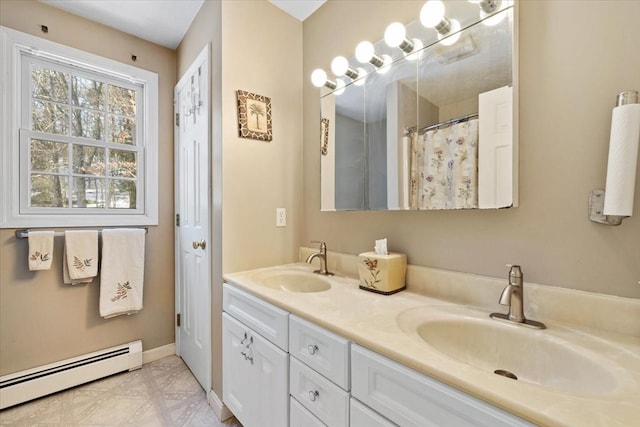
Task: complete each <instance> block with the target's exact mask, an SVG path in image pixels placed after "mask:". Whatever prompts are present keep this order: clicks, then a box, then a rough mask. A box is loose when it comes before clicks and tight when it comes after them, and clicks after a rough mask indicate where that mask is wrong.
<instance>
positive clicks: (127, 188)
mask: <svg viewBox="0 0 640 427" xmlns="http://www.w3.org/2000/svg"><path fill="white" fill-rule="evenodd" d="M109 207H110V208H113V209H135V208H136V182H135V181H124V180H119V179H114V180H111V181H109Z"/></svg>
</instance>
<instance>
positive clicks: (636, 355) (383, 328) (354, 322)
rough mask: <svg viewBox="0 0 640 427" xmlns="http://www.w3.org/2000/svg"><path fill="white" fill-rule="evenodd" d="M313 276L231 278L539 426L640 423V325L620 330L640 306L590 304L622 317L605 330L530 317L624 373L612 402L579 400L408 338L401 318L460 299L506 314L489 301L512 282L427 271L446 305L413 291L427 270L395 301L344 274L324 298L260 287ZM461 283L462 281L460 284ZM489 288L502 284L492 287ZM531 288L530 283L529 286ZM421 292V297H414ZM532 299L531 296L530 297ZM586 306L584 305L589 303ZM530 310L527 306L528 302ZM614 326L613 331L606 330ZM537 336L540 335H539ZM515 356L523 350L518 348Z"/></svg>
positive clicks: (412, 335) (639, 318) (585, 322)
mask: <svg viewBox="0 0 640 427" xmlns="http://www.w3.org/2000/svg"><path fill="white" fill-rule="evenodd" d="M349 260H350V259H349V256H346V257H342V259H338V260H337V261H338V263H341V262H342V263H343V264H344V265H349V264H350V262H349ZM330 267H331V266H330ZM313 269H314V266H311V265H309V264H304V263H299V264H289V265H284V266H276V267H269V268H263V269H257V270H252V271H246V272H240V273H233V274H228V275H225V276H224V279H225V281H226V282H228V283H232V284H235V285H236V286H238V287H239V288H241V289H243V290H246V291H248V292H250V293H252V294H254V295H256V296H258V297H260V298H262V299H264V300H265V301H268V302H270V303H272V304H274V305H276V306H278V307H280V308H282V309H284V310H287V311H289V312H291V313H293V314H295V315H297V316H300V317H302V318H304V319H307V320H309V321H311V322H314V323H316V324H318V325H320V326H323V327H324V328H326V329H328V330H330V331H333V332H335V333H337V334H339V335H342V336H343V337H345V338H348V339H350V340H351V341H353V342H355V343H357V344H360V345H362V346H364V347H367V348H370V349H372V350H374V351H376V352H378V353H380V354H382V355H384V356H387V357H389V358H391V359H393V360H396V361H398V362H400V363H402V364H404V365H407V366H409V367H411V368H414V369H416V370H417V371H420V372H422V373H425V374H427V375H429V376H431V377H433V378H436V379H439V380H441V381H443V382H445V383H447V384H449V385H451V386H454V387H456V388H457V389H459V390H462V391H464V392H467V393H469V394H471V395H473V396H476V397H478V398H480V399H482V400H485V401H487V402H489V403H491V404H493V405H495V406H498V407H501V408H503V409H505V410H507V411H509V412H511V413H513V414H516V415H518V416H520V417H522V418H524V419H526V420H529V421H531V422H534V423H536V424H539V425H549V426H586V425H593V426H596V425H599V426H632V425H639V424H640V337H639V336H638V335H636V334H635V332H636V329H637V327H638V326H636V325H633V324H632V325H628V324H627V325H626V326H625V328H618V327H617V326H618V325H621V324H622V323H624V317H626V315H627V314H629V315H631V316H632V317H627V318H626V320H627V323H629V322H631V323H634V322H635V323H639V324H640V302H638V301H635V300H628V299H617V298H615V297H614V299H613V303H612V301H611V299H610V298H609V299H607V297H605V296H603V298H604V301H605V303H604V304H603V301H600V300H598V298H593V299H591V300H590V299H589V298H588V297H587V298H586V301H587V304H588V305H591V304H589V303H588V301H592V303H593V304H597V305H599V306H603V305H604V306H605V311H607V310H611V311H612V312H617V313H618V314H620V313H622V317H620V316H618V318H616V316H612V317H614V318H613V319H612V320H611V323H612V324H611V325H608V324H607V325H603V327H604V330H602V329H598V328H596V327H595V326H594V323H595V324H596V325H597V322H595V321H594V322H590V321H589V319H584V318H582V319H581V323H582V324H581V325H577V326H576V325H568V324H565V323H563V322H562V320H563V319H562V315H561V314H559V313H555V312H553V311H550V312H549V316H548V317H547V318H545V317H540V316H538V317H535V316H531V315H530V313H529V312H527V315H528V317H530V318H532V319H534V320H539V321H543V322H545V323H546V324H547V327H548V330H551V331H553V333H554V334H556V335H558V336H560V337H562V336H565V337H569V338H570V340H571V341H573V342H577V343H579V345H580V346H581V347H582V348H586V349H588V350H589V351H592V352H593V353H594V356H595V359H594V361H595V362H596V363H603V364H608V365H609V366H612V365H615V366H617V367H619V368H615V369H614V372H615V373H616V374H619V375H616V381H617V388H616V389H615V390H614V391H612V392H611V393H609V394H606V395H604V394H603V395H599V394H598V393H593V394H590V395H577V394H569V393H564V392H561V391H559V390H556V389H551V388H546V387H542V386H539V385H535V384H531V383H526V382H523V381H518V382H515V381H513V380H511V379H507V378H504V377H500V376H497V375H495V374H493V373H491V372H488V371H485V370H482V369H479V368H477V367H475V366H472V365H469V364H466V363H463V362H460V361H457V360H455V359H453V358H450V357H448V356H446V355H443V354H442V353H440V352H438V351H436V350H435V349H433V348H432V347H431V346H429V345H427V344H426V343H425V342H424V341H422V340H421V339H420V338H419V337H418V335H417V333H416V332H411V331H407V330H406V328H405V331H403V329H402V328H401V326H400V325H399V323H398V319H399V317H400V316H403V317H404V318H405V320H406V318H407V316H410V315H411V313H416V312H421V311H422V310H427V311H430V312H434V313H435V312H438V310H439V308H438V307H449V311H450V309H453V310H455V308H456V306H460V304H456V303H453V302H451V301H456V302H458V303H459V302H460V300H463V302H464V303H465V304H463V305H465V306H467V307H468V308H469V309H470V310H471V311H473V312H474V313H477V314H479V315H480V316H484V315H486V316H488V314H489V313H490V312H491V311H501V312H503V311H506V309H507V308H506V307H501V306H499V305H497V304H496V303H494V302H490V301H495V300H497V296H498V295H499V291H500V290H501V288H500V290H498V291H497V293H496V292H495V289H492V287H493V288H495V287H496V285H498V286H502V287H504V284H505V283H506V282H504V281H500V280H497V279H492V278H481V277H479V276H472V275H461V274H460V273H451V272H442V271H430V272H427V273H426V274H427V275H428V274H435V275H436V276H437V275H438V274H440V275H441V276H442V277H441V279H442V281H443V282H452V283H453V282H455V285H453V286H449V289H448V291H446V292H445V293H450V294H449V295H447V296H448V297H450V298H447V300H445V299H442V298H434V297H433V296H428V295H425V294H424V293H426V292H429V291H431V294H439V295H438V296H439V297H442V295H441V294H442V292H443V291H438V290H437V289H430V290H427V289H425V288H424V287H420V286H416V285H414V286H410V284H411V283H410V282H411V281H412V280H413V281H417V280H416V279H417V277H416V276H419V275H423V276H424V274H425V272H424V271H420V270H417V271H416V270H415V269H414V271H413V276H414V277H413V279H412V278H411V277H410V276H411V274H409V273H410V272H411V268H410V269H409V271H408V276H407V284H408V288H409V289H410V290H407V291H403V292H400V293H398V294H395V295H390V296H383V295H378V294H374V293H370V292H366V291H363V290H360V289H359V288H358V281H357V280H355V279H353V278H349V277H346V276H340V275H337V276H334V277H333V278H332V279H331V280H332V287H331V289H329V290H327V291H323V292H315V293H294V292H285V291H281V290H275V289H271V288H269V287H266V286H262V285H260V280H261V277H264V275H265V273H267V274H268V272H272V271H275V270H297V271H308V272H311V271H313ZM350 269H353V266H351V265H349V268H345V269H344V270H345V271H346V272H347V274H349V272H350V271H349V270H350ZM334 270H335V267H334ZM427 270H430V269H427ZM448 273H449V274H448ZM466 276H469V280H464V278H465V277H466ZM423 278H424V277H423ZM461 278H462V279H463V280H460V279H461ZM431 279H433V277H432V278H431ZM474 280H475V281H483V280H484V281H485V282H486V283H485V285H487V286H484V289H485V293H489V294H490V298H489V299H487V300H486V301H487V304H486V305H490V306H489V307H486V306H485V304H484V303H483V299H484V298H485V296H481V293H479V292H478V286H477V283H475V285H476V286H475V289H471V288H470V287H466V286H465V285H464V284H462V282H465V281H468V282H469V283H466V285H467V286H473V285H474V283H473V282H474ZM490 282H495V283H491V285H489V283H490ZM456 287H457V288H459V289H458V291H455V290H452V289H455V288H456ZM465 288H466V291H468V292H467V293H466V294H464V293H458V292H462V291H464V290H465ZM487 288H488V289H489V290H487ZM526 288H527V284H525V289H526ZM538 288H540V286H539V285H538V287H536V286H531V290H530V291H529V292H531V291H533V292H531V298H532V302H533V305H538V304H540V303H538V302H537V301H536V292H538V293H540V292H541V293H542V295H546V293H545V292H547V291H548V289H542V290H540V289H538ZM541 288H548V287H541ZM554 289H557V288H554ZM416 290H417V291H419V292H420V293H416V292H414V291H416ZM563 291H564V290H562V291H560V292H563ZM529 292H528V293H527V294H526V295H527V296H528V295H529ZM570 293H571V292H570ZM473 294H475V295H476V296H473ZM564 294H566V292H563V293H562V294H561V295H560V297H562V295H564ZM564 296H566V295H564ZM556 297H557V296H556ZM574 297H575V296H574ZM582 297H583V298H582V299H583V300H585V296H584V295H582ZM464 300H467V301H464ZM583 300H581V301H580V302H581V303H584V302H585V301H583ZM468 302H473V303H474V304H473V305H474V307H471V306H470V305H469V304H468ZM525 304H528V303H527V301H526V299H525ZM491 305H494V307H491ZM411 309H414V310H411ZM582 309H583V310H584V313H585V314H586V313H594V317H596V318H597V317H598V316H599V314H598V312H599V311H601V310H599V309H596V305H593V306H591V307H582ZM538 311H540V312H542V311H541V310H538ZM581 311H582V310H581ZM556 318H557V319H559V320H556ZM515 327H519V326H515ZM607 327H609V329H611V330H606V329H607ZM621 329H624V330H623V331H622V332H624V333H619V331H621ZM614 331H616V332H614ZM532 333H534V332H533V331H532ZM515 350H516V351H518V349H515ZM584 375H589V372H584ZM592 388H593V389H594V390H597V388H598V387H597V385H594V386H593V387H592ZM594 394H596V395H594Z"/></svg>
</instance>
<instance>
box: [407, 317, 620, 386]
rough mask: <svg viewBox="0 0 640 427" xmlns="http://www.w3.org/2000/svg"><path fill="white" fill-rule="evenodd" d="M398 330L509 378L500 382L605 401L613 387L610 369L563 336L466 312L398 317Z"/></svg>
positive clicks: (617, 371)
mask: <svg viewBox="0 0 640 427" xmlns="http://www.w3.org/2000/svg"><path fill="white" fill-rule="evenodd" d="M398 324H399V326H400V327H401V329H402V330H403V331H404V332H406V333H408V334H410V335H414V336H416V337H417V338H418V339H420V340H422V341H424V342H425V343H426V344H427V345H429V346H430V347H432V348H433V349H435V350H437V351H438V352H440V353H442V354H444V355H446V356H448V357H450V358H453V359H455V360H457V361H460V362H463V363H466V364H469V365H472V366H474V367H476V368H479V369H482V370H484V371H487V372H493V373H496V374H498V375H503V376H505V377H506V378H510V379H506V378H505V381H513V380H515V378H514V377H517V381H521V382H526V383H530V384H536V385H539V386H542V387H548V388H552V389H556V390H558V391H562V392H566V393H571V394H583V395H609V394H612V393H613V392H615V390H616V389H617V388H618V385H619V384H618V381H617V376H619V375H620V369H619V368H616V366H615V363H614V364H612V363H611V361H609V360H608V359H606V358H603V357H601V356H600V355H599V354H596V353H594V352H593V351H590V350H589V349H588V348H586V347H584V346H583V345H581V344H582V343H580V342H578V341H580V340H572V337H571V334H570V333H568V332H567V331H566V330H564V331H563V330H558V329H556V328H549V329H545V330H533V329H530V328H525V327H522V326H519V325H512V324H507V323H503V322H500V321H497V320H494V319H491V318H489V316H488V313H484V312H480V311H475V310H473V309H470V308H465V307H440V306H439V307H424V308H420V309H412V310H408V311H406V312H404V313H402V314H400V315H399V316H398ZM582 339H584V337H582ZM587 345H588V344H587ZM496 371H499V372H496ZM512 375H513V376H512Z"/></svg>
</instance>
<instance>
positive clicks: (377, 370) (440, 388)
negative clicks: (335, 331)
mask: <svg viewBox="0 0 640 427" xmlns="http://www.w3.org/2000/svg"><path fill="white" fill-rule="evenodd" d="M351 394H352V395H353V397H355V398H357V399H358V400H360V401H361V402H362V403H364V404H366V405H367V406H369V407H371V408H373V409H374V410H375V411H376V412H379V413H380V414H382V415H383V416H385V417H387V418H389V419H390V420H391V421H393V422H394V423H397V424H399V425H401V426H416V427H425V426H442V425H455V426H457V427H462V426H487V427H489V426H491V427H499V426H504V427H507V426H508V427H513V426H532V424H529V423H528V422H526V421H524V420H522V419H520V418H518V417H516V416H515V415H512V414H509V413H508V412H505V411H503V410H502V409H499V408H497V407H495V406H492V405H490V404H488V403H486V402H483V401H482V400H480V399H477V398H475V397H473V396H470V395H468V394H466V393H463V392H461V391H459V390H456V389H455V388H453V387H451V386H448V385H446V384H444V383H442V382H440V381H437V380H435V379H433V378H430V377H428V376H426V375H423V374H421V373H419V372H417V371H414V370H413V369H410V368H407V367H406V366H403V365H401V364H399V363H397V362H394V361H392V360H390V359H387V358H386V357H383V356H380V355H379V354H376V353H374V352H372V351H370V350H367V349H365V348H363V347H360V346H358V345H351Z"/></svg>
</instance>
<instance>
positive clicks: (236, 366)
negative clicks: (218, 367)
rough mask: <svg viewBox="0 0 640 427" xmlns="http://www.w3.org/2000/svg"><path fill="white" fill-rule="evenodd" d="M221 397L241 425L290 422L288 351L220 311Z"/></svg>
mask: <svg viewBox="0 0 640 427" xmlns="http://www.w3.org/2000/svg"><path fill="white" fill-rule="evenodd" d="M222 369H223V372H222V387H223V394H222V400H223V401H224V403H225V404H226V405H227V407H228V408H229V410H230V411H231V412H233V415H235V416H236V418H237V419H238V420H239V421H240V422H241V423H242V425H243V426H244V427H282V426H286V425H288V423H289V355H288V353H285V352H284V351H282V350H280V349H279V348H278V347H276V346H275V345H273V344H271V343H270V342H269V341H267V340H266V339H264V338H262V337H261V336H260V335H258V334H257V333H255V332H254V331H253V330H251V329H249V328H248V327H247V326H246V325H244V324H243V323H241V322H239V321H237V320H236V319H234V318H233V317H231V316H229V315H228V314H227V313H223V314H222Z"/></svg>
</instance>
